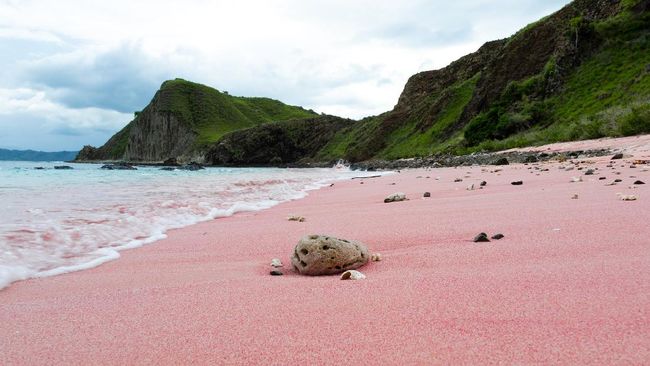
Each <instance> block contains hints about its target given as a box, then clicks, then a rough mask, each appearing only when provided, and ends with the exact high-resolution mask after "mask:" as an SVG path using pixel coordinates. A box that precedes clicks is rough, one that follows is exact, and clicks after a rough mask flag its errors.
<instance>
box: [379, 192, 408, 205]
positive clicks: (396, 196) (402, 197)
mask: <svg viewBox="0 0 650 366" xmlns="http://www.w3.org/2000/svg"><path fill="white" fill-rule="evenodd" d="M400 201H406V194H405V193H402V192H397V193H393V194H391V195H390V196H388V197H386V198H385V199H384V203H390V202H400Z"/></svg>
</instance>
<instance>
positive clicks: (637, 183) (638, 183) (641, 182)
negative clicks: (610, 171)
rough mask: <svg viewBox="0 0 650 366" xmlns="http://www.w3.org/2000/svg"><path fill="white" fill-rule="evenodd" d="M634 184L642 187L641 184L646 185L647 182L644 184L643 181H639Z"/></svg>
mask: <svg viewBox="0 0 650 366" xmlns="http://www.w3.org/2000/svg"><path fill="white" fill-rule="evenodd" d="M634 184H636V185H640V184H645V182H643V181H641V180H637V181H636V182H634Z"/></svg>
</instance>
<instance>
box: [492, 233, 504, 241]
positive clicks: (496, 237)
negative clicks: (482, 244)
mask: <svg viewBox="0 0 650 366" xmlns="http://www.w3.org/2000/svg"><path fill="white" fill-rule="evenodd" d="M504 237H505V235H503V234H501V233H499V234H494V235H492V239H494V240H501V239H503V238H504Z"/></svg>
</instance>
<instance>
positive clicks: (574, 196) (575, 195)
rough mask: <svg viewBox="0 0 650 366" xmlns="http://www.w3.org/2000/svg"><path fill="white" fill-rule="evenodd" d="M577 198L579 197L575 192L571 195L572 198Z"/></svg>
mask: <svg viewBox="0 0 650 366" xmlns="http://www.w3.org/2000/svg"><path fill="white" fill-rule="evenodd" d="M578 198H579V196H578V195H577V194H574V195H573V196H571V199H572V200H577V199H578Z"/></svg>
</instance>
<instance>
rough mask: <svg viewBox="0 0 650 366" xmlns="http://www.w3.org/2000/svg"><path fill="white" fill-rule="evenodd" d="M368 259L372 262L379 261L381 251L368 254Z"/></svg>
mask: <svg viewBox="0 0 650 366" xmlns="http://www.w3.org/2000/svg"><path fill="white" fill-rule="evenodd" d="M370 260H371V261H373V262H381V253H372V254H370Z"/></svg>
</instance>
